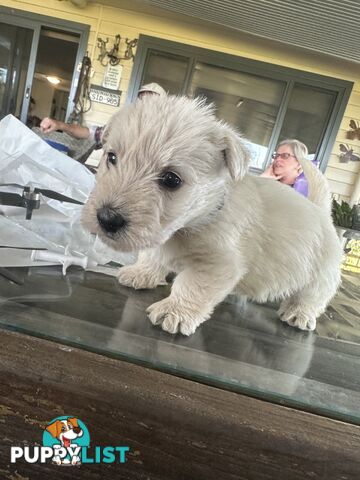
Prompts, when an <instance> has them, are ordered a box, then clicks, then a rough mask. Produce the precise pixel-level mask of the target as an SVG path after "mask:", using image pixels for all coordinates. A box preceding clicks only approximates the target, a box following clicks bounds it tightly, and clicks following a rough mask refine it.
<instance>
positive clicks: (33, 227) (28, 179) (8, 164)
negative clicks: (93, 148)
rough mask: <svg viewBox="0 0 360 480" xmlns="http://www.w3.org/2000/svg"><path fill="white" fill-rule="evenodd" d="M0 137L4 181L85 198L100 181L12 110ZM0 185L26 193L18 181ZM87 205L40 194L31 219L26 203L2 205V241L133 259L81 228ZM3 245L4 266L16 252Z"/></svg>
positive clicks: (100, 259)
mask: <svg viewBox="0 0 360 480" xmlns="http://www.w3.org/2000/svg"><path fill="white" fill-rule="evenodd" d="M0 138H1V142H0V184H15V185H16V184H17V185H20V186H30V187H31V188H32V189H33V188H35V187H37V188H42V189H49V190H52V191H53V192H57V193H59V194H62V195H65V196H66V197H69V198H71V199H73V200H77V201H79V202H82V203H85V202H86V200H87V198H88V196H89V194H90V192H91V190H92V189H93V187H94V185H95V175H93V174H92V173H91V172H90V171H89V170H88V169H87V168H86V167H85V166H84V165H82V164H80V163H79V162H77V161H75V160H73V159H72V158H70V157H68V156H66V155H64V154H63V153H61V152H59V151H57V150H55V149H54V148H52V147H50V146H49V145H48V144H47V143H46V142H45V141H43V140H42V139H41V138H40V137H39V136H37V135H36V134H35V133H33V132H32V131H31V130H29V129H28V128H27V127H26V126H25V125H24V124H22V123H21V122H20V121H19V120H17V119H16V118H15V117H13V116H12V115H8V116H7V117H5V118H4V119H3V120H2V121H1V122H0ZM0 191H2V192H4V191H7V192H12V193H17V194H20V195H21V194H22V188H21V187H17V186H6V187H5V186H1V185H0ZM82 208H83V205H78V204H74V203H67V202H61V201H59V200H54V199H51V198H48V197H46V196H45V195H40V208H39V209H35V210H33V213H32V218H31V220H26V219H25V208H23V207H14V206H4V205H0V247H7V248H17V249H19V248H20V249H27V250H31V249H47V250H49V251H51V252H54V253H56V252H57V253H59V254H60V255H62V256H63V255H69V256H78V257H79V258H82V257H84V256H86V257H88V259H89V264H90V263H91V264H92V265H94V263H97V264H101V265H104V264H106V263H108V262H110V261H113V262H116V263H119V264H128V263H132V262H133V261H134V260H135V255H130V254H122V253H118V252H114V251H113V250H111V249H109V248H108V247H107V246H106V245H105V244H104V243H102V242H101V240H100V239H99V238H98V237H95V236H94V235H91V234H90V233H88V232H87V231H85V230H84V229H83V228H82V226H81V222H80V217H81V210H82ZM1 250H2V249H1V248H0V266H4V267H5V266H11V265H9V260H10V259H11V258H14V255H16V252H15V253H13V254H12V255H10V254H9V250H6V251H5V250H3V252H1ZM17 257H18V258H17V261H16V265H17V266H19V263H20V264H22V265H24V266H27V265H33V264H35V262H34V261H33V260H32V259H31V257H32V256H31V255H29V254H28V252H22V254H20V251H19V252H18V256H17ZM62 258H63V257H62ZM90 260H91V262H90ZM10 261H11V260H10ZM54 263H62V260H59V261H58V262H57V261H55V260H54ZM36 264H37V265H39V262H36ZM47 264H48V263H47Z"/></svg>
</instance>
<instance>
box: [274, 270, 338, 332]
mask: <svg viewBox="0 0 360 480" xmlns="http://www.w3.org/2000/svg"><path fill="white" fill-rule="evenodd" d="M322 280H323V281H318V280H316V281H314V282H312V283H311V284H310V285H308V286H306V287H305V288H304V289H303V290H301V291H300V292H298V293H297V294H295V295H293V296H291V297H290V298H287V299H285V300H284V301H283V302H282V303H281V305H280V308H279V311H278V313H279V316H280V319H281V320H282V321H283V322H287V323H288V324H289V325H291V326H293V327H297V328H300V329H301V330H315V328H316V319H317V317H318V316H319V315H321V314H322V313H324V311H325V309H326V307H327V305H328V303H329V302H330V300H331V299H332V298H333V296H334V295H335V293H336V290H337V287H338V285H339V280H340V275H339V277H338V278H334V279H333V281H329V278H327V279H325V278H324V277H323V278H322Z"/></svg>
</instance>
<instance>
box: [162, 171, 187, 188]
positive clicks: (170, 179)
mask: <svg viewBox="0 0 360 480" xmlns="http://www.w3.org/2000/svg"><path fill="white" fill-rule="evenodd" d="M181 182H182V180H181V178H180V177H179V176H178V175H176V173H174V172H165V173H164V174H163V175H162V177H161V178H160V184H161V185H163V186H164V187H166V188H169V189H171V190H174V189H175V188H178V187H179V186H180V185H181Z"/></svg>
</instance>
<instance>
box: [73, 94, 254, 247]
mask: <svg viewBox="0 0 360 480" xmlns="http://www.w3.org/2000/svg"><path fill="white" fill-rule="evenodd" d="M103 141H104V155H103V158H102V161H101V165H100V168H99V172H98V174H97V182H96V187H95V189H94V191H93V192H92V194H91V195H90V198H89V200H88V202H87V204H86V205H85V207H84V211H83V223H84V225H85V226H86V227H87V228H88V229H89V230H90V231H91V232H93V233H97V234H99V236H100V237H101V239H102V240H103V241H104V242H105V243H107V244H108V245H109V246H111V247H113V248H114V249H117V250H121V251H134V250H140V249H144V248H151V247H155V246H158V245H160V244H163V243H164V242H166V240H168V239H169V238H170V237H171V236H172V235H173V234H174V233H175V232H176V231H178V230H181V229H183V228H199V227H200V226H201V225H204V224H206V223H208V222H209V221H211V218H212V217H213V216H214V215H215V214H216V212H217V211H218V210H219V208H221V207H222V205H223V202H224V199H225V196H226V194H227V191H228V189H229V188H230V187H231V184H232V183H233V182H234V181H237V180H238V179H240V178H241V177H242V176H243V175H244V173H245V171H246V169H247V164H248V158H247V151H246V149H245V148H244V145H243V142H242V140H241V139H240V138H239V136H238V135H237V134H236V133H235V132H234V131H232V130H231V129H230V127H228V126H227V125H225V124H223V123H220V122H218V121H217V120H216V118H215V116H214V115H213V113H212V110H211V108H209V107H207V106H205V105H204V102H202V101H199V100H190V99H188V98H185V97H172V96H166V95H164V96H160V97H158V96H153V97H148V98H145V99H142V100H141V101H137V102H135V104H132V105H129V106H126V107H123V108H122V110H121V111H120V112H119V113H118V114H116V115H115V116H114V117H113V118H112V119H111V121H110V123H109V124H108V126H107V128H106V131H105V133H104V138H103Z"/></svg>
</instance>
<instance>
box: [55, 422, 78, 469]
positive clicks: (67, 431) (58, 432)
mask: <svg viewBox="0 0 360 480" xmlns="http://www.w3.org/2000/svg"><path fill="white" fill-rule="evenodd" d="M46 430H47V431H48V432H49V433H50V434H51V435H52V436H53V437H54V438H56V439H57V440H59V442H60V444H59V445H54V449H55V450H58V449H59V448H60V447H65V448H68V447H77V445H76V444H73V442H72V441H73V440H75V439H76V438H78V437H82V435H83V433H84V432H83V431H82V429H81V428H80V426H79V424H78V421H77V419H76V418H67V419H66V420H56V421H55V422H53V423H51V424H50V425H48V426H47V427H46ZM52 461H53V462H54V463H56V464H58V465H61V464H70V463H71V464H72V465H76V464H78V463H80V457H78V456H77V455H74V456H73V457H72V458H71V459H68V458H63V459H62V458H61V457H60V455H57V454H55V456H54V457H53V459H52Z"/></svg>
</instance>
